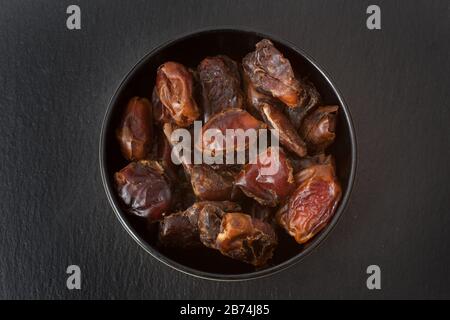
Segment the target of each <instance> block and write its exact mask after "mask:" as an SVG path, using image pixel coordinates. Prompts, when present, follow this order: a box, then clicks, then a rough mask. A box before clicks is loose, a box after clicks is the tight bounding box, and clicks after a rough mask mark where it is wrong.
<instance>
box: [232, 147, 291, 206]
mask: <svg viewBox="0 0 450 320" xmlns="http://www.w3.org/2000/svg"><path fill="white" fill-rule="evenodd" d="M274 150H275V151H276V152H278V159H276V157H275V156H274V154H273V152H274ZM262 169H265V170H266V172H263V171H262ZM235 185H236V186H238V187H240V188H241V189H242V191H243V192H244V193H245V194H246V195H247V196H248V197H251V198H253V199H255V200H256V201H258V202H259V203H260V204H262V205H265V206H270V207H274V206H276V205H278V204H279V203H280V202H281V201H282V200H283V199H284V198H286V197H287V196H288V195H289V194H290V193H291V192H292V191H293V190H294V189H295V181H294V175H293V170H292V166H291V164H290V161H289V160H288V159H287V158H286V155H285V154H284V152H283V151H282V149H280V148H277V149H275V148H274V147H269V148H268V149H266V150H265V151H263V152H261V153H260V154H259V155H258V158H257V161H256V163H254V164H252V163H249V164H247V165H245V167H244V170H243V171H242V172H241V173H240V174H239V176H238V177H237V179H236V181H235Z"/></svg>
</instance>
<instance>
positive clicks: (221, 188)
mask: <svg viewBox="0 0 450 320" xmlns="http://www.w3.org/2000/svg"><path fill="white" fill-rule="evenodd" d="M189 172H190V176H191V184H192V188H193V189H194V193H195V195H196V196H197V197H198V198H199V199H201V200H211V201H221V200H230V199H231V195H232V191H233V179H232V177H230V176H228V175H226V174H221V173H220V172H218V171H216V170H214V169H213V168H211V167H210V166H208V165H206V164H202V165H194V166H193V167H191V169H190V171H189Z"/></svg>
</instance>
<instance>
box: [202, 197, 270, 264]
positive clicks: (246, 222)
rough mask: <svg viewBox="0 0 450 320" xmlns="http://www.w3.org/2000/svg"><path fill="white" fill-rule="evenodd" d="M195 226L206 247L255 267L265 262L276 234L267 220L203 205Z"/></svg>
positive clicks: (268, 257)
mask: <svg viewBox="0 0 450 320" xmlns="http://www.w3.org/2000/svg"><path fill="white" fill-rule="evenodd" d="M198 225H199V230H200V239H201V241H202V243H203V244H204V245H205V246H207V247H210V248H213V249H217V250H219V251H220V252H221V253H222V254H223V255H226V256H228V257H230V258H233V259H236V260H240V261H243V262H246V263H250V264H252V265H255V266H262V265H264V264H266V263H267V261H268V260H269V259H271V258H272V255H273V251H274V250H275V247H276V245H277V236H276V233H275V231H274V230H273V228H272V227H271V226H270V225H269V224H268V223H265V222H263V221H261V220H259V219H255V218H252V217H251V216H249V215H247V214H244V213H239V212H232V213H225V212H224V211H223V210H220V209H219V208H217V207H215V208H214V207H208V206H206V207H204V208H203V210H202V211H201V212H200V215H199V221H198Z"/></svg>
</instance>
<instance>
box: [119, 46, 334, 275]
mask: <svg viewBox="0 0 450 320" xmlns="http://www.w3.org/2000/svg"><path fill="white" fill-rule="evenodd" d="M150 96H151V98H150ZM338 111H339V106H337V105H325V104H323V103H322V101H321V96H320V93H319V92H318V91H317V89H316V88H315V86H314V84H313V83H311V82H310V81H308V80H307V79H305V78H301V77H299V76H297V75H296V74H295V73H294V70H293V69H292V66H291V64H290V62H289V61H288V59H286V58H285V57H284V56H283V54H282V53H281V52H280V51H278V50H277V48H276V47H275V46H274V45H273V43H272V42H271V41H270V40H267V39H263V40H261V41H260V42H258V43H257V44H256V47H255V51H253V52H250V53H248V54H247V55H246V56H245V57H244V58H243V59H242V61H241V63H239V62H237V61H234V60H232V59H230V58H229V57H227V56H224V55H218V56H215V57H206V58H205V59H203V60H202V61H200V63H199V65H198V66H197V68H196V69H195V70H194V69H190V68H187V67H186V66H184V65H182V64H180V63H177V62H172V61H170V62H166V63H164V64H163V65H161V66H160V67H159V68H158V70H157V76H156V83H155V86H154V88H153V91H152V92H151V94H149V98H148V99H147V98H144V97H133V98H132V99H131V100H130V101H129V102H128V104H127V105H126V106H124V110H123V117H122V120H121V123H120V126H119V127H118V128H117V131H116V135H117V140H118V142H119V146H120V148H121V152H122V155H123V157H125V158H126V159H127V160H128V161H129V164H128V165H127V166H126V167H124V168H123V169H122V170H120V171H119V172H116V173H115V176H114V179H115V184H116V190H117V193H118V196H119V197H120V198H121V200H122V203H123V207H124V209H125V210H126V211H127V212H128V213H129V214H130V215H134V216H137V217H140V218H141V219H142V223H149V224H155V223H156V224H158V230H159V231H158V233H159V234H158V245H160V246H165V247H179V248H184V249H193V250H195V248H198V247H199V246H206V247H208V248H211V249H212V250H218V251H220V253H222V254H223V255H225V256H227V257H230V258H233V259H236V260H240V261H243V262H246V263H249V264H252V265H254V266H256V267H261V266H264V265H265V264H267V262H268V261H269V260H270V259H271V258H272V256H273V254H274V250H275V249H276V247H277V244H278V237H277V233H278V234H279V233H280V232H287V233H288V234H289V235H291V236H292V237H293V238H294V239H295V241H297V242H298V243H299V244H304V243H306V242H307V241H309V240H310V239H311V238H312V237H314V236H315V235H316V234H317V233H318V232H319V231H320V230H322V229H323V228H324V227H325V226H326V225H327V224H328V223H329V221H330V219H331V218H332V216H333V214H334V212H335V210H336V207H337V205H338V202H339V200H340V197H341V187H340V184H339V182H338V180H337V178H336V174H335V165H334V161H333V158H332V156H331V155H327V154H326V150H327V148H328V147H329V146H330V145H331V144H332V143H333V141H334V139H335V128H336V120H337V113H338ZM194 121H202V122H201V123H202V124H203V127H202V128H219V129H220V130H225V129H228V128H233V129H236V128H242V129H244V130H246V129H249V128H253V129H256V130H257V129H260V128H269V129H273V130H276V132H277V133H278V137H279V145H280V146H277V147H274V146H271V145H269V146H268V148H267V150H265V152H264V153H261V155H260V157H259V159H258V161H257V162H256V163H249V162H247V163H244V164H240V165H238V164H230V165H228V164H220V165H215V164H214V165H207V164H192V161H187V160H188V159H186V157H185V156H183V155H181V156H179V157H180V158H179V163H181V165H180V164H178V165H176V164H175V163H174V161H172V157H171V156H172V152H171V151H172V148H173V147H174V143H173V141H172V140H171V134H172V133H173V131H174V130H176V129H177V128H186V129H188V130H191V129H192V127H193V123H194ZM195 147H196V146H195V145H194V144H193V146H192V148H195ZM202 147H203V148H208V147H209V146H208V144H205V143H203V146H202ZM273 151H277V152H278V154H279V157H278V161H279V168H278V171H277V172H276V174H273V175H262V174H261V169H262V167H263V166H264V165H265V162H266V161H265V158H264V157H265V156H267V155H270V154H271V152H273Z"/></svg>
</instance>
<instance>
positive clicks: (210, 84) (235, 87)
mask: <svg viewBox="0 0 450 320" xmlns="http://www.w3.org/2000/svg"><path fill="white" fill-rule="evenodd" d="M197 71H198V75H199V79H200V83H201V86H202V96H203V112H204V114H203V117H204V121H205V122H206V121H208V120H209V118H210V117H211V116H213V115H214V114H216V113H218V112H220V111H222V110H225V109H227V108H240V109H242V108H243V107H244V95H243V93H242V90H241V79H240V75H239V69H238V66H237V64H236V62H235V61H233V60H232V59H230V58H228V57H227V56H222V55H220V56H215V57H208V58H205V59H203V60H202V61H201V62H200V64H199V66H198V68H197Z"/></svg>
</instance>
